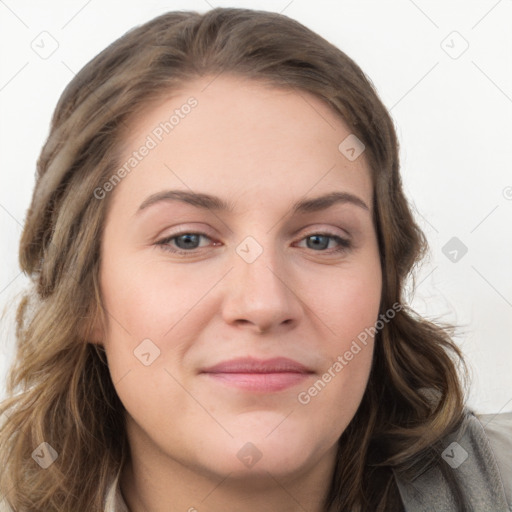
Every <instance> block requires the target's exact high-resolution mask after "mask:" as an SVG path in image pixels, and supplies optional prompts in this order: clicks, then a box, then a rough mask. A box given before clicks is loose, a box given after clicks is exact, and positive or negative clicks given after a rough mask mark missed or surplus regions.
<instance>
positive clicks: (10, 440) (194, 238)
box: [0, 8, 511, 512]
mask: <svg viewBox="0 0 512 512" xmlns="http://www.w3.org/2000/svg"><path fill="white" fill-rule="evenodd" d="M397 146H398V145H397V140H396V135H395V132H394V128H393V124H392V121H391V119H390V117H389V115H388V113H387V111H386V109H385V108H384V106H383V105H382V103H381V101H380V100H379V98H378V97H377V95H376V93H375V91H374V89H373V88H372V86H371V85H370V83H369V81H368V79H367V78H366V77H365V75H364V74H363V72H362V71H361V70H360V69H359V68H358V67H357V65H356V64H355V63H354V62H353V61H352V60H350V59H349V58H348V57H347V56H346V55H345V54H344V53H342V52H341V51H340V50H338V49H337V48H335V47H333V46H332V45H331V44H329V43H328V42H326V41H325V40H324V39H322V38H321V37H319V36H318V35H316V34H314V33H313V32H311V31H310V30H308V29H306V28H305V27H304V26H302V25H300V24H299V23H297V22H295V21H293V20H291V19H289V18H286V17H285V16H281V15H276V14H271V13H266V12H259V11H250V10H243V9H221V8H219V9H214V10H212V11H210V12H207V13H206V14H204V15H200V14H198V13H192V12H174V13H173V12H171V13H168V14H165V15H163V16H160V17H158V18H156V19H154V20H152V21H150V22H149V23H146V24H145V25H142V26H141V27H138V28H135V29H133V30H132V31H130V32H129V33H127V34H126V35H124V36H123V37H121V38H120V39H119V40H118V41H116V42H114V43H113V44H112V45H111V46H109V47H108V48H107V49H106V50H104V51H103V52H102V53H100V54H99V55H98V56H97V57H96V58H94V59H93V60H92V61H91V62H90V63H89V64H88V65H87V66H85V68H84V69H83V70H82V71H81V72H80V73H79V74H78V75H77V76H76V77H75V79H74V80H73V81H72V82H71V83H70V85H69V86H68V87H67V89H66V90H65V91H64V93H63V95H62V97H61V99H60V101H59V104H58V105H57V108H56V111H55V114H54V117H53V120H52V127H51V132H50V135H49V137H48V140H47V142H46V144H45V146H44V148H43V150H42V154H41V156H40V159H39V161H38V179H37V184H36V188H35V191H34V196H33V200H32V204H31V207H30V210H29V212H28V215H27V219H26V224H25V228H24V231H23V235H22V240H21V247H20V262H21V266H22V268H23V270H24V271H25V272H26V273H27V274H28V275H30V277H31V278H32V279H33V282H34V284H35V286H36V289H35V290H34V292H33V293H32V294H30V293H27V296H26V298H25V299H24V300H23V302H22V303H21V304H20V307H19V312H18V331H17V336H18V343H19V347H18V358H17V361H16V364H15V365H14V366H13V367H12V369H11V372H10V375H9V379H10V380H9V385H10V388H9V392H10V393H11V395H12V396H11V397H10V398H8V399H7V400H5V401H4V402H3V404H2V407H1V409H0V412H5V416H4V422H3V427H2V429H1V431H0V440H1V453H0V459H1V463H2V465H3V467H4V468H6V469H5V471H4V473H3V474H2V475H1V477H0V490H1V493H2V495H3V496H4V509H5V510H20V511H21V510H38V511H43V510H44V511H89V510H98V511H101V510H108V511H116V512H118V511H127V510H129V511H130V512H139V511H143V510H151V511H160V510H166V511H169V510H172V511H174V510H176V511H178V510H189V511H194V510H197V511H202V510H209V511H220V510H222V511H225V510H238V511H246V512H249V511H255V510H258V511H260V510H287V511H292V510H293V511H295V510H311V511H342V510H343V511H345V510H354V511H356V510H371V511H374V510H386V511H387V510H407V511H410V510H414V511H416V510H426V509H429V507H434V508H435V509H436V510H471V509H474V510H507V500H508V503H510V502H511V498H510V480H511V479H510V478H509V477H510V473H506V472H507V471H508V470H509V469H510V468H509V469H507V467H506V464H507V460H509V459H508V458H507V457H509V456H510V448H511V442H510V437H508V438H506V437H503V434H505V435H507V433H510V431H511V427H510V418H509V417H507V416H506V415H503V416H502V417H498V418H494V419H493V421H492V422H491V421H489V418H482V421H479V420H478V419H477V418H476V416H475V415H474V414H473V413H472V412H471V411H469V410H467V409H466V408H465V406H464V392H463V388H462V385H461V383H460V382H459V377H458V376H457V371H458V370H459V369H461V368H462V367H463V363H462V357H461V354H460V352H459V350H458V348H457V347H456V345H455V344H454V343H453V342H452V341H451V338H450V329H449V328H448V327H441V326H437V325H434V324H432V323H429V322H427V321H425V320H424V319H421V318H420V317H418V316H417V315H416V314H415V313H414V311H413V310H412V309H411V308H409V307H408V306H407V304H405V301H404V297H403V287H404V282H405V280H406V279H407V277H408V276H409V273H410V272H411V270H412V268H413V266H414V264H415V263H416V262H417V261H418V260H419V259H420V258H421V256H422V255H423V254H424V253H425V251H426V247H427V245H426V240H425V238H424V235H423V234H422V232H421V231H420V229H419V228H418V226H417V225H416V224H415V222H414V220H413V217H412V215H411V212H410V210H409V207H408V204H407V200H406V198H405V197H404V194H403V190H402V186H401V181H400V176H399V164H398V147H397ZM461 374H462V372H461ZM484 425H485V428H484ZM507 450H508V453H507Z"/></svg>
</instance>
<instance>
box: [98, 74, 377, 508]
mask: <svg viewBox="0 0 512 512" xmlns="http://www.w3.org/2000/svg"><path fill="white" fill-rule="evenodd" d="M212 79H213V77H203V78H202V79H199V80H197V81H195V82H193V83H190V84H188V85H187V87H185V88H184V89H183V90H182V91H180V92H179V93H176V94H174V95H172V96H171V95H170V96H169V97H168V98H166V99H165V100H164V101H162V102H161V103H159V104H157V105H153V106H151V108H148V110H147V111H146V112H144V115H142V116H139V117H138V118H137V119H136V120H135V121H134V122H133V123H132V124H131V126H130V130H129V136H127V137H126V138H125V140H124V145H123V155H122V158H121V161H122V162H124V161H126V160H127V159H128V158H129V157H130V155H131V154H132V152H133V151H135V150H137V149H138V148H140V146H141V145H142V144H143V143H144V141H145V140H146V138H147V136H148V134H151V133H152V130H154V128H155V126H157V125H159V123H160V122H162V121H164V120H166V119H168V118H169V115H170V113H172V111H173V110H174V109H176V108H180V106H181V105H183V104H184V103H186V101H187V99H188V98H189V97H190V96H194V97H195V98H196V99H197V101H198V105H197V106H196V107H195V108H194V109H192V111H191V112H190V114H188V115H187V116H186V117H185V118H184V119H181V120H180V123H179V125H177V126H175V127H174V129H173V131H172V132H171V133H169V134H167V135H165V137H164V138H163V140H162V141H161V142H160V143H159V144H158V145H157V147H155V148H153V149H152V150H151V151H150V152H149V154H148V155H147V156H146V157H145V158H143V159H142V160H141V161H140V162H139V163H138V165H137V166H136V168H134V170H133V171H132V172H130V173H129V174H128V175H127V176H126V177H125V178H124V179H123V180H122V181H121V182H120V183H119V184H118V185H117V186H116V187H115V189H114V190H113V191H112V192H110V194H111V197H109V198H108V200H110V201H112V202H111V203H110V205H109V212H108V215H107V219H106V224H105V229H104V232H103V236H102V248H101V254H102V260H101V268H100V283H101V290H102V297H103V300H104V308H105V310H106V311H108V323H107V327H106V329H103V330H102V329H100V328H99V327H98V328H97V329H96V331H95V332H96V336H95V339H94V340H93V342H96V343H102V344H103V345H104V346H105V350H106V353H107V358H108V364H109V368H110V372H111V376H112V380H113V382H114V385H115V388H116V391H117V393H118V395H119V397H120V399H121V401H122V402H123V404H124V406H125V408H126V411H127V412H126V426H127V434H128V439H129V443H130V447H131V456H132V458H131V460H130V462H129V464H127V465H126V466H125V468H124V469H123V472H122V475H121V479H120V485H121V490H122V493H123V496H124V498H125V501H126V502H127V504H128V506H129V509H130V511H131V512H142V511H152V512H160V511H162V512H163V511H166V512H169V511H187V510H189V511H193V510H197V511H199V512H203V511H211V512H217V511H218V512H221V511H226V510H233V507H234V504H236V510H237V511H240V512H251V511H258V512H260V511H261V510H280V511H296V510H297V511H298V510H308V511H320V510H322V508H321V505H322V501H323V499H324V497H325V494H326V493H327V491H328V486H329V482H330V478H331V475H332V471H333V465H334V461H335V456H336V442H337V440H338V438H339V437H340V435H341V434H342V432H343V431H344V429H345V428H346V426H347V425H348V423H349V422H350V420H351V419H352V418H353V416H354V414H355V412H356V410H357V407H358V405H359V404H360V401H361V399H362V396H363V393H364V390H365V387H366V384H367V381H368V375H369V370H370V365H371V360H372V352H373V340H372V339H371V338H369V339H368V344H367V346H366V347H363V349H362V350H361V351H360V352H359V353H357V355H355V356H354V357H353V359H352V360H351V361H349V362H348V364H347V365H346V366H344V367H343V369H342V371H339V372H338V373H336V376H335V377H333V378H332V379H331V381H330V382H329V383H328V384H327V385H326V386H325V387H324V388H323V389H322V390H321V391H320V392H318V393H317V395H316V396H314V397H311V400H310V401H309V402H308V403H307V404H302V403H300V402H299V401H298V398H297V397H298V394H299V393H300V392H304V391H307V390H308V388H310V387H311V386H312V385H313V384H314V383H315V382H316V381H317V380H318V379H319V378H321V376H322V374H323V373H324V372H326V371H328V369H329V368H330V367H332V365H333V363H334V362H335V361H336V360H337V357H338V356H340V355H343V354H344V353H345V352H346V351H347V350H348V349H349V348H350V345H351V343H352V341H353V340H354V339H355V338H356V337H357V335H358V334H359V333H361V332H362V331H363V330H364V329H365V328H366V327H370V326H373V325H374V323H375V322H376V320H377V318H378V312H379V302H380V297H381V287H382V275H381V268H380V261H379V250H378V245H377V237H376V233H375V230H374V226H373V223H372V194H373V190H372V182H371V179H370V172H369V168H368V164H367V161H366V159H365V155H364V153H363V154H362V155H361V156H360V157H359V158H357V159H356V160H354V161H349V160H348V159H347V158H345V156H344V155H343V154H342V153H340V151H339V150H338V145H339V144H340V142H341V141H342V140H343V139H345V137H346V136H347V135H349V134H350V133H351V131H350V129H349V128H348V126H347V125H346V124H345V123H344V122H343V121H342V120H341V119H340V118H339V116H337V115H336V113H334V112H333V111H332V110H331V109H330V108H329V107H328V106H327V105H326V104H324V103H323V102H322V101H321V100H320V99H318V98H316V97H315V96H313V95H310V94H308V93H304V92H301V93H300V94H299V93H298V92H296V91H293V90H283V89H277V88H273V87H270V86H264V85H262V84H260V83H257V82H254V81H249V80H247V79H243V78H238V77H233V76H226V75H221V76H219V77H217V78H216V79H215V80H213V82H212ZM208 84H209V85H208ZM206 86H207V87H206ZM205 87H206V88H205ZM168 189H173V190H186V191H191V190H192V191H194V192H203V193H208V194H213V195H216V196H219V197H220V198H223V199H224V200H226V201H230V202H232V203H233V207H234V210H233V212H227V211H213V210H210V209H199V208H197V207H194V206H192V205H190V204H186V203H183V202H178V201H161V202H158V203H155V204H153V205H152V206H149V207H147V208H144V209H143V210H141V211H140V212H139V213H137V210H138V209H139V206H140V205H141V203H143V202H144V200H145V199H146V198H147V197H148V196H150V195H151V194H154V193H157V192H160V191H163V190H168ZM333 191H341V192H349V193H351V194H354V195H356V196H357V197H359V198H360V199H361V200H362V201H364V203H366V205H367V206H368V209H364V208H362V207H360V206H357V205H354V204H351V203H338V204H335V205H333V206H331V207H329V208H328V209H324V210H321V211H316V212H309V213H302V214H294V215H292V205H293V204H294V202H295V201H297V200H300V199H304V198H313V197H317V196H320V195H323V194H327V193H331V192H333ZM326 230H328V231H330V232H331V233H332V234H334V235H336V236H340V237H342V238H345V239H349V240H350V241H351V243H352V247H351V248H350V249H346V250H344V251H341V252H334V251H335V249H337V248H339V247H340V245H339V244H338V242H337V241H336V239H335V238H327V239H322V240H321V244H320V245H321V247H320V249H319V248H318V246H315V245H314V244H311V239H310V238H309V237H312V236H313V235H316V234H319V233H320V234H321V233H323V232H325V231H326ZM178 233H180V234H183V233H204V234H205V235H206V236H203V237H201V238H200V239H199V242H198V243H196V245H195V246H192V247H193V248H191V249H190V248H189V249H187V248H186V247H185V249H183V247H184V245H183V243H182V244H181V247H180V245H177V243H179V240H177V239H174V240H173V241H170V242H168V245H167V246H168V247H171V248H174V249H180V248H181V249H182V250H188V251H189V252H191V253H192V254H193V255H192V256H183V255H180V254H173V253H171V252H168V251H166V250H165V249H164V247H163V246H162V245H157V242H158V241H160V240H162V239H165V238H167V237H169V236H170V235H173V234H175V235H177V234H178ZM248 236H250V237H252V238H253V239H254V240H255V241H256V242H257V244H258V245H259V247H260V248H261V250H262V251H263V252H262V253H261V254H260V255H259V257H257V259H255V261H253V262H252V263H249V262H248V261H246V260H245V259H243V258H242V257H241V256H240V255H239V253H237V251H236V249H237V247H238V246H239V245H240V244H241V242H242V241H243V240H244V239H245V238H246V237H248ZM313 238H314V236H313ZM181 241H183V239H181ZM308 241H309V244H308ZM327 242H328V245H327ZM322 243H323V244H324V245H322ZM251 244H252V245H247V246H246V247H245V246H243V244H242V246H241V247H243V248H246V249H247V250H248V252H247V254H249V253H250V254H254V251H255V250H256V248H257V246H256V245H255V244H254V243H253V242H251ZM194 247H195V248H194ZM251 251H252V252H251ZM144 339H150V340H151V342H152V343H153V344H154V346H157V347H158V349H159V350H160V354H159V356H158V357H157V358H156V359H154V361H153V362H152V363H151V364H149V365H147V366H146V365H144V364H143V363H142V362H141V361H140V360H139V359H138V358H137V357H136V356H135V355H134V351H136V349H137V347H138V346H139V345H140V344H141V342H142V340H144ZM150 346H151V347H153V345H150ZM152 350H154V349H153V348H151V349H150V351H152ZM146 352H147V350H146ZM152 353H153V352H152ZM241 356H254V357H257V358H263V359H265V358H271V357H277V356H284V357H288V358H291V359H294V360H296V361H298V362H300V363H302V364H303V365H305V366H307V367H308V368H310V369H311V371H312V372H313V373H311V374H309V375H308V376H307V377H306V378H305V379H304V380H303V381H301V382H300V383H298V384H296V385H293V386H291V387H289V388H287V389H284V390H281V391H272V392H253V391H247V390H242V389H239V388H237V387H232V386H228V385H226V384H224V383H222V382H218V381H217V380H215V379H212V378H211V377H210V376H207V375H205V374H201V373H199V372H200V370H201V369H202V368H204V367H205V366H210V365H213V364H216V363H219V362H221V361H225V360H229V359H232V358H234V357H241ZM150 357H151V356H150ZM331 372H332V370H331ZM247 443H252V445H248V446H249V448H247V446H246V450H249V452H250V454H252V455H255V454H256V453H257V452H256V451H255V449H254V447H256V448H257V450H258V451H259V453H260V454H261V458H260V459H259V460H258V461H257V462H256V463H255V464H254V465H252V467H248V466H246V465H245V464H244V463H242V461H241V460H240V458H239V457H237V453H239V450H240V449H241V448H242V447H244V446H245V445H246V444H247ZM253 446H254V447H253Z"/></svg>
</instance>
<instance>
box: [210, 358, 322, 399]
mask: <svg viewBox="0 0 512 512" xmlns="http://www.w3.org/2000/svg"><path fill="white" fill-rule="evenodd" d="M200 373H201V374H204V375H206V376H207V377H208V378H210V379H211V380H212V381H214V382H217V383H219V384H221V385H225V386H232V387H237V388H239V389H242V390H245V391H252V392H263V393H270V392H276V391H282V390H284V389H287V388H290V387H292V386H296V385H298V384H300V383H301V382H303V381H304V380H305V379H307V378H308V377H310V376H311V375H312V374H314V371H313V370H311V369H309V368H307V367H306V366H304V365H303V364H301V363H299V362H297V361H294V360H293V359H288V358H285V357H276V358H273V359H265V360H264V359H256V358H252V357H244V358H238V359H232V360H230V361H223V362H221V363H219V364H216V365H214V366H211V367H209V368H205V369H203V370H201V372H200Z"/></svg>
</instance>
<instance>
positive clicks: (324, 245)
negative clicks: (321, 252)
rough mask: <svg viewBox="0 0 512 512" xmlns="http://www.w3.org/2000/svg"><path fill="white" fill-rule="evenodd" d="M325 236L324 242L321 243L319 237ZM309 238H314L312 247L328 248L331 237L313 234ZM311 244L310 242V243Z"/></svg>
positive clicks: (323, 236)
mask: <svg viewBox="0 0 512 512" xmlns="http://www.w3.org/2000/svg"><path fill="white" fill-rule="evenodd" d="M321 238H323V239H324V243H321V242H320V243H319V239H321ZM308 240H313V244H312V247H310V249H318V248H319V247H320V248H322V249H326V248H327V246H328V245H329V238H328V237H327V236H325V235H312V236H310V237H308ZM308 246H309V244H308Z"/></svg>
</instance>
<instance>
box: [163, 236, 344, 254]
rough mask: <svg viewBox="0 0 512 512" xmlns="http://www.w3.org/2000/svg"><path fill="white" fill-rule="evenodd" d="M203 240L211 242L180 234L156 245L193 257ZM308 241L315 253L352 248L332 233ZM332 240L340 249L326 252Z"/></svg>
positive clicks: (309, 237)
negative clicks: (173, 245)
mask: <svg viewBox="0 0 512 512" xmlns="http://www.w3.org/2000/svg"><path fill="white" fill-rule="evenodd" d="M201 238H207V239H208V240H211V239H210V237H209V236H208V235H205V234H204V233H180V234H177V235H172V236H169V237H167V238H164V239H163V240H159V241H158V242H157V243H156V245H159V246H161V248H162V249H163V250H164V251H169V252H172V253H176V254H182V255H187V256H189V255H191V254H194V251H195V249H198V248H200V247H199V245H198V244H199V243H200V239H201ZM302 240H306V244H307V248H308V249H312V250H314V251H317V252H318V251H319V250H320V251H321V252H341V251H348V250H349V249H350V248H351V242H350V241H349V240H347V239H345V238H342V237H340V236H338V235H334V234H332V233H313V234H311V235H308V236H306V237H304V238H302V239H301V241H302ZM331 240H334V241H335V242H336V243H337V244H338V247H337V248H334V250H332V249H333V248H332V247H331V251H325V250H324V249H327V248H328V246H329V243H330V241H331ZM171 243H173V244H175V246H177V249H176V248H174V247H172V245H171ZM214 244H215V245H219V242H214Z"/></svg>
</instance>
